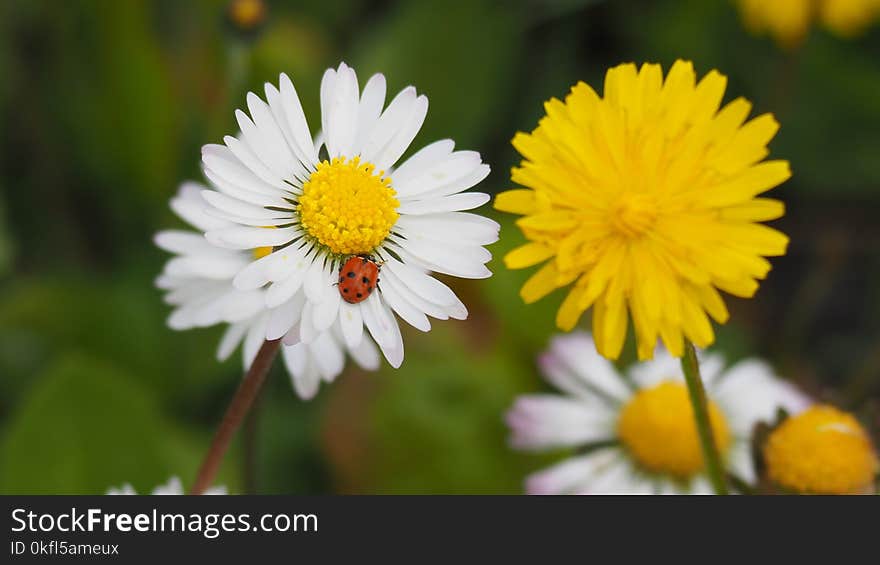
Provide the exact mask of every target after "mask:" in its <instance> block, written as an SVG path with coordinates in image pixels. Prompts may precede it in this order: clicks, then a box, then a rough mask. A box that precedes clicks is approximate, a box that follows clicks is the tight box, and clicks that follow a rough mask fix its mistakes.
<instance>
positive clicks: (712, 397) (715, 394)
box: [507, 332, 809, 494]
mask: <svg viewBox="0 0 880 565" xmlns="http://www.w3.org/2000/svg"><path fill="white" fill-rule="evenodd" d="M539 365H540V368H541V372H542V373H543V375H544V378H545V379H546V380H547V381H548V382H549V383H552V384H553V385H554V386H555V387H556V388H557V389H558V390H559V391H560V392H562V393H564V395H558V394H530V395H523V396H520V397H519V398H518V399H517V400H516V402H515V403H514V405H513V407H512V408H511V409H510V410H509V411H508V413H507V423H508V426H509V427H510V430H511V439H510V443H511V445H512V446H513V447H515V448H519V449H524V450H531V451H548V450H559V449H564V448H569V449H572V448H573V449H575V450H576V452H575V454H573V455H572V456H571V457H569V458H568V459H565V460H563V461H562V462H561V463H557V464H556V465H554V466H552V467H550V468H548V469H546V470H542V471H540V472H538V473H535V474H533V475H531V476H530V477H529V478H528V480H527V482H526V485H527V487H526V488H527V491H528V492H530V493H532V494H613V493H629V494H711V493H712V492H713V490H712V487H711V485H710V483H709V480H708V478H707V477H706V475H705V468H704V465H703V456H702V453H701V452H700V444H699V440H698V438H697V428H696V425H695V424H694V416H693V409H692V408H691V404H690V401H689V399H688V392H687V388H686V387H685V383H684V379H683V377H682V373H681V368H680V366H679V362H678V360H677V359H675V358H674V357H672V356H671V355H670V354H669V353H668V352H666V351H664V350H659V351H658V352H657V354H656V357H655V358H654V359H653V360H651V361H646V362H643V363H637V364H634V365H632V366H631V367H629V368H628V369H627V371H626V372H618V371H617V370H616V369H615V368H614V366H613V365H611V363H610V362H609V361H607V360H606V359H604V358H602V357H600V356H599V355H598V353H597V352H596V349H595V347H594V345H593V337H592V336H591V335H590V334H588V333H585V332H574V333H572V334H568V335H559V336H556V337H554V338H553V340H552V342H551V345H550V348H549V349H548V350H547V351H546V352H545V353H544V354H542V355H541V357H540V360H539ZM701 365H702V369H701V372H702V378H703V382H704V383H705V387H706V396H707V398H708V401H709V404H708V412H709V419H710V421H711V422H712V428H713V435H714V439H715V445H716V446H717V448H718V452H719V454H720V456H721V458H722V460H723V465H724V466H725V469H726V471H727V473H728V474H730V475H732V476H733V477H734V479H735V480H736V481H738V484H742V485H750V484H752V483H754V481H755V477H756V473H755V465H754V462H753V460H752V449H751V437H752V431H753V429H754V428H755V426H756V425H757V424H758V423H760V422H767V421H770V420H772V419H773V418H774V416H775V415H776V412H777V411H778V410H784V411H786V412H790V413H796V412H799V411H801V410H803V409H804V408H806V407H807V406H808V405H809V400H808V399H807V397H806V396H805V395H804V394H802V393H801V392H800V391H798V390H797V389H796V388H795V387H793V386H792V385H791V384H789V383H786V382H784V381H781V380H779V378H778V377H776V375H774V373H773V370H772V369H771V368H770V367H769V366H768V365H767V364H766V363H764V362H762V361H759V360H757V359H745V360H742V361H740V362H739V363H737V364H736V365H733V366H731V367H725V362H724V360H723V359H722V358H721V357H720V356H718V355H712V354H707V355H705V356H703V359H702V360H701Z"/></svg>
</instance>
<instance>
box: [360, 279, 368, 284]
mask: <svg viewBox="0 0 880 565" xmlns="http://www.w3.org/2000/svg"><path fill="white" fill-rule="evenodd" d="M361 282H362V283H364V284H370V277H363V278H362V279H361Z"/></svg>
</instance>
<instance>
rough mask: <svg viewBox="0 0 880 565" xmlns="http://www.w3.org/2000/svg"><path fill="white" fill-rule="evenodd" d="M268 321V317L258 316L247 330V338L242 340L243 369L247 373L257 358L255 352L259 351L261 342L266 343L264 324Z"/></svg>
mask: <svg viewBox="0 0 880 565" xmlns="http://www.w3.org/2000/svg"><path fill="white" fill-rule="evenodd" d="M267 320H268V316H266V315H263V316H260V317H259V318H258V319H257V320H256V321H255V322H254V323H253V324H252V325H251V328H250V330H248V333H247V336H245V338H244V357H243V360H244V368H245V371H247V370H248V369H249V368H250V366H251V364H253V362H254V358H255V357H256V356H257V352H258V351H259V350H260V347H261V346H262V345H263V342H265V341H266V322H267Z"/></svg>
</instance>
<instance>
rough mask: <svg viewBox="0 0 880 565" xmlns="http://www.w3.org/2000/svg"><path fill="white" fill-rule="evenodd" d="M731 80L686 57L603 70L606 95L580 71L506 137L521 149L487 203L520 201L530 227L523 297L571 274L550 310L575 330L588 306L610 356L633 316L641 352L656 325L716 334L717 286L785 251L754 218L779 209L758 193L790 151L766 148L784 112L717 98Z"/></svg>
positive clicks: (747, 293)
mask: <svg viewBox="0 0 880 565" xmlns="http://www.w3.org/2000/svg"><path fill="white" fill-rule="evenodd" d="M726 84H727V79H726V78H725V77H724V76H723V75H721V74H719V73H718V72H717V71H712V72H710V73H709V74H708V75H706V76H705V77H704V78H703V79H702V80H701V81H699V83H697V81H696V75H695V73H694V69H693V65H692V64H691V63H690V62H685V61H676V63H675V64H674V65H673V66H672V68H671V69H670V71H669V74H668V75H667V77H666V79H665V80H664V78H663V72H662V70H661V68H660V66H659V65H654V64H645V65H642V67H641V69H637V68H636V66H635V65H633V64H625V65H620V66H618V67H615V68H613V69H610V70H609V71H608V74H607V75H606V77H605V93H604V97H599V96H598V95H597V94H596V93H595V92H594V91H593V89H592V88H590V87H589V86H588V85H586V84H584V83H578V84H577V85H576V86H574V87H573V88H572V90H571V93H570V94H569V95H568V96H567V97H566V99H565V102H562V101H560V100H557V99H555V98H554V99H551V100H550V101H549V102H547V103H546V104H545V108H546V111H547V116H546V117H544V118H542V119H541V121H540V122H539V125H538V127H537V129H535V130H534V131H533V132H532V133H530V134H528V133H518V134H517V135H516V136H515V137H514V139H513V145H514V147H516V149H517V150H518V151H519V152H520V153H521V154H522V155H523V157H524V160H523V162H522V163H521V165H520V166H519V167H516V168H514V169H513V172H512V178H513V181H514V182H516V183H517V184H520V185H522V186H523V187H525V188H522V189H515V190H510V191H507V192H503V193H501V194H499V195H498V196H497V198H496V199H495V207H496V208H497V209H499V210H502V211H505V212H511V213H515V214H521V215H522V216H523V217H522V218H520V219H519V220H518V221H517V225H518V226H519V227H520V229H521V230H522V232H523V234H524V235H525V236H526V238H527V239H528V240H529V243H527V244H526V245H524V246H522V247H519V248H517V249H514V250H513V251H512V252H510V253H509V254H508V255H507V256H506V257H505V258H504V260H505V263H506V265H507V266H508V268H511V269H520V268H525V267H531V266H534V265H537V264H539V263H544V265H543V266H542V267H541V269H540V270H539V271H538V272H537V273H535V274H534V275H533V276H532V277H531V278H530V279H529V280H528V281H527V282H526V283H525V285H524V286H523V288H522V290H521V292H520V294H521V296H522V298H523V299H524V300H525V301H526V302H527V303H531V302H535V301H536V300H538V299H540V298H542V297H544V296H546V295H547V294H549V293H550V292H552V291H553V290H555V289H557V288H561V287H565V286H568V285H572V287H571V290H570V291H569V292H568V295H567V297H566V298H565V300H564V302H563V304H562V306H561V307H560V309H559V312H558V315H557V320H556V321H557V325H558V326H559V327H560V328H561V329H563V330H566V331H568V330H571V329H572V328H574V326H575V325H576V324H577V322H578V320H579V318H580V317H581V315H582V314H583V313H584V312H585V311H586V310H587V309H589V308H590V307H592V309H593V335H594V337H595V340H596V347H597V349H598V350H599V352H600V353H601V354H602V355H604V356H605V357H608V358H611V359H615V358H617V357H618V356H619V354H620V351H621V348H622V346H623V342H624V337H625V335H626V330H627V325H628V315H627V314H628V313H629V315H630V316H631V317H632V320H633V325H634V328H635V332H636V337H637V341H638V354H639V358H640V359H643V360H644V359H650V358H651V356H652V354H653V351H654V348H655V346H656V344H657V339H658V337H659V338H661V339H662V340H663V342H664V343H665V344H666V347H667V348H668V349H669V351H670V352H671V353H672V354H673V355H675V356H676V357H680V356H681V355H682V353H683V349H684V338H687V339H689V340H690V341H692V342H693V343H694V344H696V345H698V346H700V347H707V346H709V345H711V344H712V342H713V341H714V339H715V336H714V332H713V330H712V325H711V323H710V322H709V319H708V317H707V314H708V315H709V316H711V317H712V318H713V319H714V320H715V321H717V322H719V323H724V322H726V321H727V318H728V313H727V308H726V307H725V305H724V301H723V299H722V298H721V295H720V294H719V292H718V290H719V289H720V290H723V291H725V292H728V293H730V294H733V295H735V296H740V297H751V296H752V295H754V293H755V291H756V290H757V288H758V281H759V280H761V279H763V278H764V277H765V276H766V275H767V273H768V271H769V270H770V263H769V262H768V261H767V260H766V259H765V257H770V256H776V255H783V254H784V253H785V250H786V247H787V245H788V238H787V237H786V236H785V235H784V234H782V233H780V232H778V231H776V230H774V229H771V228H769V227H766V226H764V225H761V224H759V223H758V222H761V221H765V220H772V219H776V218H779V217H781V216H782V215H783V214H784V206H783V204H782V202H780V201H778V200H771V199H767V198H757V195H759V194H761V193H763V192H765V191H767V190H769V189H771V188H773V187H775V186H777V185H778V184H780V183H781V182H783V181H785V180H786V179H788V178H789V176H790V175H791V172H790V169H789V165H788V162H786V161H763V159H764V158H765V157H766V156H767V154H768V150H767V143H768V142H769V141H770V140H771V139H772V138H773V136H774V135H775V134H776V131H777V130H778V129H779V124H778V123H777V122H776V120H775V119H774V118H773V116H771V115H770V114H764V115H761V116H758V117H757V118H754V119H752V120H750V121H748V122H746V118H747V116H748V114H749V112H750V110H751V104H750V103H749V102H747V101H746V100H744V99H742V98H738V99H736V100H734V101H732V102H730V103H729V104H727V105H726V106H724V107H723V108H721V109H720V110H719V107H720V105H721V99H722V97H723V96H724V90H725V87H726Z"/></svg>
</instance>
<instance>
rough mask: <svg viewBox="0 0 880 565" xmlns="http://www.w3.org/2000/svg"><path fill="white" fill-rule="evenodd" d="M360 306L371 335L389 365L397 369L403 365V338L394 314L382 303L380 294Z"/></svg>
mask: <svg viewBox="0 0 880 565" xmlns="http://www.w3.org/2000/svg"><path fill="white" fill-rule="evenodd" d="M360 304H361V314H362V315H363V317H364V323H365V324H366V326H367V329H368V330H369V331H370V335H372V336H373V339H374V340H376V344H378V345H379V349H381V350H382V353H383V355H385V359H387V360H388V363H389V364H390V365H391V366H392V367H394V368H395V369H397V368H398V367H400V365H401V363H403V338H402V337H401V335H400V327H399V326H398V325H397V320H395V319H394V314H392V313H391V312H390V311H389V310H388V308H387V307H386V306H385V305H384V304H383V303H382V301H381V299H380V295H379V293H373V294H372V295H370V297H369V298H367V299H366V300H364V301H363V302H361V303H360Z"/></svg>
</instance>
